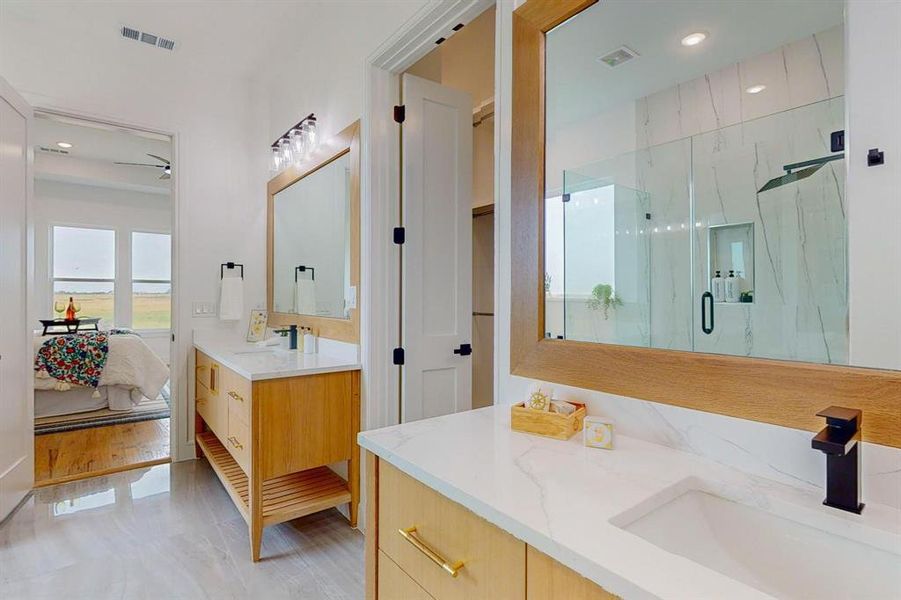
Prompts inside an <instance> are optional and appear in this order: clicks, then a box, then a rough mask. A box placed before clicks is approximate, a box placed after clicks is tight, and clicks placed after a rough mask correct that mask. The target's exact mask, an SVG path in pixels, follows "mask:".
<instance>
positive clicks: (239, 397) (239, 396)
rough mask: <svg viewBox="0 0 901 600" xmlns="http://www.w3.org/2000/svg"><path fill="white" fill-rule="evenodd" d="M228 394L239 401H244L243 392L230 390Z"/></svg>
mask: <svg viewBox="0 0 901 600" xmlns="http://www.w3.org/2000/svg"><path fill="white" fill-rule="evenodd" d="M228 395H229V396H231V397H232V398H234V399H235V400H237V401H238V402H244V398H243V397H242V396H241V394H239V393H237V392H233V391H230V392H229V393H228Z"/></svg>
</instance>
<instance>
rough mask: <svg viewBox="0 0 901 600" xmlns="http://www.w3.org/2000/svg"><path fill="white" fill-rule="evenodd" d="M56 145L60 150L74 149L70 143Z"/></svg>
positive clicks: (57, 143)
mask: <svg viewBox="0 0 901 600" xmlns="http://www.w3.org/2000/svg"><path fill="white" fill-rule="evenodd" d="M56 145H57V146H59V147H60V148H66V149H68V148H71V147H72V144H70V143H69V142H56Z"/></svg>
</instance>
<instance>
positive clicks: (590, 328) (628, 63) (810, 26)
mask: <svg viewBox="0 0 901 600" xmlns="http://www.w3.org/2000/svg"><path fill="white" fill-rule="evenodd" d="M651 4H655V5H656V6H651ZM676 4H678V5H679V6H676V5H675V4H674V3H671V2H665V1H660V2H657V1H656V0H650V2H640V3H636V2H601V3H596V2H595V0H558V1H555V2H547V1H543V0H527V1H526V2H525V3H524V4H522V5H521V6H520V7H519V8H517V9H516V10H515V11H514V15H513V126H512V157H511V159H512V188H511V189H512V215H511V223H512V240H513V245H512V290H511V292H512V294H511V296H512V304H511V332H510V340H511V342H510V359H511V371H512V373H513V374H514V375H520V376H524V377H530V378H535V379H541V380H545V381H551V382H556V383H562V384H566V385H571V386H574V387H579V388H586V389H591V390H598V391H603V392H608V393H613V394H618V395H622V396H630V397H635V398H641V399H644V400H651V401H655V402H661V403H667V404H674V405H678V406H683V407H687V408H693V409H698V410H704V411H708V412H715V413H720V414H724V415H729V416H734V417H740V418H745V419H752V420H756V421H762V422H768V423H774V424H778V425H783V426H789V427H795V428H800V429H806V430H810V431H815V430H817V429H818V428H820V427H822V420H821V419H820V418H818V417H817V416H816V413H817V412H818V411H819V410H821V409H823V408H825V407H827V406H829V405H841V406H848V407H853V408H859V409H861V410H863V411H864V414H865V415H866V418H865V419H864V421H865V425H864V428H863V436H864V439H866V440H868V441H872V442H876V443H881V444H888V445H892V446H897V447H901V372H899V371H892V370H886V369H884V368H867V367H872V366H873V365H870V364H865V361H864V362H863V363H862V362H861V361H857V362H855V361H854V360H852V359H851V358H850V357H849V346H850V343H849V320H850V316H849V310H848V288H849V284H848V280H849V273H848V268H849V267H848V259H847V252H848V248H847V221H846V217H845V209H846V207H847V203H848V202H854V199H853V198H851V199H848V198H846V197H845V193H844V178H845V176H846V172H847V169H848V167H847V164H846V163H847V162H848V161H845V160H844V153H843V151H844V146H843V144H844V142H843V139H838V136H840V135H841V136H842V137H843V133H844V129H845V110H844V90H843V86H844V68H846V67H845V65H846V64H847V61H844V60H843V58H842V56H843V54H842V52H843V47H842V44H843V40H844V35H843V25H844V24H843V3H840V2H839V3H836V2H822V3H820V2H795V3H787V4H791V6H788V5H786V6H782V5H780V6H779V7H777V6H775V5H772V6H769V5H766V4H765V3H764V4H761V3H759V2H751V1H749V2H743V1H742V0H738V1H737V2H730V3H724V4H723V6H722V7H721V8H722V10H723V11H724V12H723V14H714V15H711V14H709V13H710V11H711V10H714V11H716V10H719V9H717V8H716V7H714V6H713V5H711V4H710V3H700V2H699V3H689V4H686V3H676ZM667 5H668V6H669V8H667ZM695 5H697V6H695ZM727 5H728V6H727ZM692 7H694V8H696V9H697V10H698V11H707V12H706V13H704V14H700V13H699V14H697V15H694V17H697V18H694V20H693V16H692V15H691V14H686V13H687V12H690V11H691V9H692ZM770 9H772V10H776V11H780V15H779V18H778V19H769V18H768V17H769V16H772V15H768V14H765V13H766V12H767V11H769V10H770ZM667 10H670V11H674V12H673V14H671V15H670V14H669V13H667V12H666V11H667ZM742 11H744V12H742ZM664 13H666V14H664ZM650 14H653V15H654V18H647V17H648V15H650ZM667 15H669V16H667ZM680 15H681V16H680ZM683 16H684V17H686V18H685V19H682V20H680V19H681V17H683ZM702 17H703V18H702ZM705 19H706V21H705ZM683 21H684V22H683ZM697 22H709V23H711V25H710V30H700V29H699V30H695V29H691V27H692V23H697ZM749 23H758V24H760V25H761V26H762V27H761V28H760V29H758V31H766V35H762V34H761V35H757V36H752V37H751V38H749V37H747V36H744V37H742V36H740V35H727V32H728V31H731V30H730V29H729V27H732V26H733V25H734V32H735V33H737V32H739V31H746V30H747V29H748V26H749ZM767 23H769V25H766V24H767ZM774 23H778V27H776V26H773V24H774ZM764 25H765V26H764ZM692 34H698V35H695V36H693V37H692ZM698 39H700V40H701V42H702V44H701V45H699V44H698V41H697V40H698ZM705 39H707V41H706V42H705V41H704V40H705ZM704 43H706V44H708V45H709V48H704V47H703V44H704ZM633 46H634V47H633ZM638 46H640V47H638ZM706 50H710V51H709V52H707V51H706ZM780 57H782V58H780ZM817 57H818V58H817ZM777 58H779V60H778V61H777V60H776V59H777ZM783 58H784V60H782V59H783ZM808 59H810V60H808ZM811 61H813V62H811ZM770 63H772V64H770ZM777 63H778V65H777ZM774 65H777V66H779V69H780V75H781V77H782V79H779V80H777V79H772V80H770V79H767V77H768V73H769V72H770V70H771V69H774V68H775V66H774ZM811 65H817V69H818V70H817V72H816V74H817V79H816V80H814V78H813V77H812V76H811V72H810V71H809V70H807V67H809V66H811ZM849 68H851V69H853V68H854V66H853V65H851V66H850V67H849ZM730 69H731V70H730ZM786 69H788V71H786ZM791 69H796V71H794V72H793V71H792V70H791ZM786 78H788V80H789V83H791V84H792V85H788V83H787V82H786ZM758 79H759V81H758ZM761 86H762V89H761ZM768 88H769V89H768ZM764 90H766V91H768V92H769V96H767V94H766V92H765V91H764ZM580 94H581V96H580ZM805 94H807V95H806V96H805ZM801 96H804V97H803V98H802V97H801ZM705 101H706V103H705ZM730 111H731V112H730ZM707 117H710V118H709V119H708V118H707ZM649 124H650V125H653V126H655V127H656V128H654V127H651V126H650V125H649ZM833 132H834V133H835V135H832V134H833ZM839 132H841V133H839ZM855 168H857V167H855ZM555 227H559V229H555ZM680 236H681V237H680ZM683 242H684V243H683ZM873 243H878V241H874V242H873ZM552 244H559V249H558V251H557V253H556V254H554V248H551V245H552ZM780 244H781V245H780ZM680 253H682V254H680ZM755 255H756V256H755ZM558 258H559V262H560V264H559V265H556V264H552V263H553V262H554V261H556V260H558ZM897 258H898V259H901V257H897ZM813 259H816V260H819V261H821V262H818V263H817V264H813V263H812V262H811V260H813ZM564 264H565V266H563V265H564ZM664 265H666V268H667V269H668V270H666V271H665V272H664V273H663V274H662V275H661V271H660V269H661V266H664ZM852 266H853V265H852ZM755 267H756V268H755ZM655 268H656V269H658V270H657V271H655V270H654V269H655ZM718 270H719V271H721V275H722V279H725V278H726V277H728V276H729V272H730V271H732V272H733V273H734V274H735V277H734V278H733V279H732V280H731V281H729V285H731V286H733V288H732V289H731V293H734V296H732V297H729V298H727V297H725V296H724V295H723V294H722V291H724V290H718V289H714V285H717V286H718V285H720V282H719V281H717V280H716V279H718V278H717V277H716V271H718ZM874 271H875V269H874ZM561 279H564V281H561ZM723 283H725V282H723ZM714 292H716V293H717V294H718V296H717V297H716V298H715V299H714V297H713V294H714ZM885 309H886V310H889V308H888V305H886V307H885ZM714 314H715V319H714ZM852 314H853V313H852ZM715 327H718V328H719V329H718V330H716V333H715V334H712V332H713V331H714V330H715ZM852 365H853V366H852Z"/></svg>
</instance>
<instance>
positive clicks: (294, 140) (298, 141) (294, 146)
mask: <svg viewBox="0 0 901 600" xmlns="http://www.w3.org/2000/svg"><path fill="white" fill-rule="evenodd" d="M288 139H289V140H290V141H291V150H292V152H294V158H295V160H296V159H298V158H299V157H302V156H303V155H305V154H306V153H307V140H306V138H305V137H304V135H303V131H301V130H300V129H292V130H291V133H290V134H288Z"/></svg>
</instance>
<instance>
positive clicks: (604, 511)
mask: <svg viewBox="0 0 901 600" xmlns="http://www.w3.org/2000/svg"><path fill="white" fill-rule="evenodd" d="M633 402H635V401H633ZM636 404H640V403H637V402H636ZM649 404H650V403H646V405H644V406H642V409H641V410H655V408H654V407H652V406H648V405H649ZM663 420H664V421H667V419H666V418H664V419H663ZM699 425H700V426H701V427H702V428H704V429H706V427H705V426H704V425H705V424H703V423H701V424H699ZM694 426H695V423H691V424H689V425H688V426H687V427H686V426H684V425H683V426H672V427H671V428H670V429H668V430H666V429H664V430H661V429H660V428H658V431H659V432H660V433H661V434H662V435H665V436H670V437H671V438H672V439H671V440H670V443H673V444H686V443H688V444H696V443H700V444H703V445H706V446H708V447H709V446H710V444H711V440H704V439H699V438H698V437H697V436H698V435H699V434H700V433H703V432H699V431H695V430H694V429H693V427H694ZM729 433H730V432H729V431H724V432H723V434H722V435H721V436H717V437H716V438H715V439H714V440H712V441H713V442H715V443H717V444H719V445H720V447H721V448H723V449H725V451H726V452H728V453H732V454H734V453H736V451H738V452H743V453H747V454H751V453H750V452H749V451H748V450H746V449H744V447H743V446H744V444H743V441H742V440H741V439H732V438H731V436H730V435H729ZM359 439H360V444H361V445H362V446H363V447H364V448H366V449H368V450H370V451H372V452H374V453H376V454H377V455H378V456H380V457H381V458H382V459H384V460H386V461H388V462H390V463H391V464H393V465H395V466H397V467H398V468H399V469H401V470H403V471H404V472H406V473H408V474H409V475H411V476H412V477H414V478H416V479H418V480H420V481H422V482H423V483H425V484H426V485H429V486H430V487H433V488H434V489H436V490H437V491H438V492H440V493H442V494H444V495H445V496H447V497H448V498H450V499H451V500H453V501H455V502H458V503H461V504H462V505H464V506H466V507H467V508H469V509H470V510H472V511H473V512H475V513H476V514H477V515H479V516H481V517H483V518H485V519H487V520H488V521H490V522H492V523H494V524H495V525H497V526H499V527H501V528H502V529H504V530H506V531H509V532H511V533H512V534H513V535H515V536H516V537H518V538H519V539H521V540H523V541H525V542H526V543H528V544H530V545H532V546H534V547H536V548H537V549H538V550H540V551H542V552H545V553H547V554H549V555H550V556H552V557H553V558H555V559H556V560H559V561H561V562H562V563H564V564H566V565H568V566H569V567H571V568H573V569H574V570H576V571H577V572H579V573H581V574H582V575H584V576H586V577H588V578H590V579H591V580H593V581H595V582H596V583H598V584H599V585H601V586H603V587H604V588H605V589H607V590H609V591H611V592H613V593H615V594H618V595H621V596H623V597H628V598H686V597H689V596H688V595H686V593H685V591H686V590H691V595H690V597H693V598H765V597H769V596H767V595H765V594H763V593H762V592H759V591H758V590H755V589H753V588H751V587H749V586H747V585H744V584H742V583H739V582H737V581H735V580H733V579H731V578H729V577H726V576H724V575H721V574H719V573H716V572H714V571H712V570H710V569H707V568H705V567H702V566H701V565H698V564H696V563H693V562H691V561H687V560H685V559H684V558H682V557H680V556H677V555H674V554H671V553H669V552H667V551H665V550H662V549H661V548H659V547H657V546H655V545H653V544H651V543H649V542H646V541H645V540H643V539H641V538H639V537H637V536H634V535H631V534H629V533H628V532H626V531H625V530H623V529H620V528H619V527H617V526H616V525H614V524H612V523H611V522H610V520H611V519H615V518H616V517H618V516H619V515H621V514H623V513H624V512H625V511H629V510H630V509H632V508H633V507H635V506H637V505H638V504H640V503H642V502H645V501H646V500H647V499H649V498H651V497H654V496H656V495H657V494H659V493H661V491H663V490H666V489H668V488H670V487H672V486H674V485H680V484H683V483H684V482H685V481H686V480H687V479H689V478H692V477H694V478H697V480H700V481H703V482H704V484H705V486H706V488H707V489H709V490H710V491H711V492H713V493H715V494H719V495H722V496H724V497H726V498H729V499H732V500H735V501H738V502H742V503H745V504H748V505H750V506H753V507H757V508H761V509H764V510H768V509H769V510H779V511H782V512H783V514H792V515H794V517H793V518H799V519H804V520H805V522H807V523H809V524H811V525H813V526H817V524H818V523H822V524H823V526H826V527H830V528H831V527H838V528H840V529H841V530H842V531H844V533H845V535H848V536H851V537H853V538H855V539H860V540H861V541H864V540H866V543H871V544H874V545H876V546H877V547H880V548H884V549H886V550H889V549H893V550H891V551H894V552H895V553H896V554H897V553H898V550H899V548H901V513H899V511H898V510H897V509H894V508H891V507H888V506H884V505H879V504H876V503H872V504H870V505H868V507H867V510H866V511H864V514H863V515H862V516H860V517H857V516H854V517H853V518H851V517H848V516H847V515H845V514H841V513H840V511H834V510H831V509H825V508H824V507H823V506H822V504H821V503H822V498H823V496H822V490H821V488H819V487H818V486H816V485H815V483H814V482H809V481H803V480H799V479H797V478H794V477H783V478H782V479H783V480H782V481H781V482H779V481H774V480H773V479H766V478H761V477H757V476H754V475H751V474H749V473H747V472H744V471H740V470H738V469H735V468H731V467H727V466H724V465H721V464H718V463H716V462H713V461H711V460H709V459H706V458H702V457H700V456H698V455H695V454H691V453H686V452H679V451H675V450H673V449H671V448H667V447H665V446H660V445H656V444H651V443H648V442H645V441H641V440H638V439H635V438H630V437H626V436H623V435H620V436H618V438H617V449H615V450H613V451H602V450H596V449H592V448H586V447H584V446H582V445H581V443H580V440H579V439H577V438H573V439H571V440H569V441H568V442H561V441H558V440H551V439H547V438H542V437H539V436H533V435H528V434H523V433H518V432H513V431H511V430H510V413H509V407H508V406H503V405H501V406H496V407H490V408H485V409H480V410H477V411H470V412H466V413H458V414H454V415H447V416H444V417H439V418H436V419H431V420H429V421H425V422H422V421H420V422H413V423H407V424H404V425H400V426H395V427H389V428H385V429H380V430H375V431H368V432H363V433H361V434H360V436H359ZM806 441H807V445H808V449H807V454H808V455H813V454H814V452H813V451H810V450H809V434H808V435H807V437H806ZM708 449H709V448H708ZM451 455H452V456H454V460H452V461H449V460H447V456H451ZM815 459H817V460H822V457H821V456H820V457H818V458H817V457H815ZM896 466H897V465H896ZM586 515H588V517H587V518H586ZM899 560H901V559H899ZM648 565H653V566H654V567H653V568H648Z"/></svg>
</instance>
